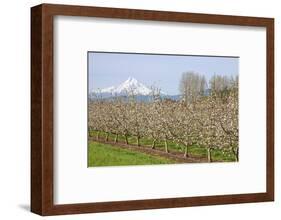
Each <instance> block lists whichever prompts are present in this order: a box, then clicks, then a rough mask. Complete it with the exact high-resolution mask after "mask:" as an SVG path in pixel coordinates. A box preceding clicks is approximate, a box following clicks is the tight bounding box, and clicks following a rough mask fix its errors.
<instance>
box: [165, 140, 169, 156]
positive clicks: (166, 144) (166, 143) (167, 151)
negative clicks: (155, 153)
mask: <svg viewBox="0 0 281 220" xmlns="http://www.w3.org/2000/svg"><path fill="white" fill-rule="evenodd" d="M165 151H166V153H169V149H168V141H167V138H166V139H165Z"/></svg>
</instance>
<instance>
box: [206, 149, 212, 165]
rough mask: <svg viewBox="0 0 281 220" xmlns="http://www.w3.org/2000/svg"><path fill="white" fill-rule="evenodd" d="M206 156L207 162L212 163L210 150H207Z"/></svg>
mask: <svg viewBox="0 0 281 220" xmlns="http://www.w3.org/2000/svg"><path fill="white" fill-rule="evenodd" d="M207 154H208V162H209V163H211V162H213V161H212V149H211V148H209V147H208V148H207Z"/></svg>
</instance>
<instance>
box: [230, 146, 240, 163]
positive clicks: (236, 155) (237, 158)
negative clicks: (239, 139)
mask: <svg viewBox="0 0 281 220" xmlns="http://www.w3.org/2000/svg"><path fill="white" fill-rule="evenodd" d="M232 152H233V154H234V156H235V161H236V162H238V161H239V148H238V147H236V148H232Z"/></svg>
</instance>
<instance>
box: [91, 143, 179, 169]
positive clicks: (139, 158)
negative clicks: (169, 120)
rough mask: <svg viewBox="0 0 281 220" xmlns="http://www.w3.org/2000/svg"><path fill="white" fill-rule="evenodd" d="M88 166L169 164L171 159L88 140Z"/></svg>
mask: <svg viewBox="0 0 281 220" xmlns="http://www.w3.org/2000/svg"><path fill="white" fill-rule="evenodd" d="M88 157H89V158H88V166H89V167H93V166H94V167H97V166H119V165H148V164H171V163H175V162H174V161H172V160H168V159H166V158H161V157H157V156H151V155H147V154H144V153H140V152H134V151H131V150H126V149H121V148H117V147H113V146H111V145H110V144H102V143H98V142H94V141H93V142H89V154H88Z"/></svg>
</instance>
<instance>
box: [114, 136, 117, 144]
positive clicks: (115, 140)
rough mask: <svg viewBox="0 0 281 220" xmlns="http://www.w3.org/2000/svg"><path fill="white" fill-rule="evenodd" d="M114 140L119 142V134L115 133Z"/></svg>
mask: <svg viewBox="0 0 281 220" xmlns="http://www.w3.org/2000/svg"><path fill="white" fill-rule="evenodd" d="M114 142H115V143H117V142H118V134H116V135H115V139H114Z"/></svg>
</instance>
